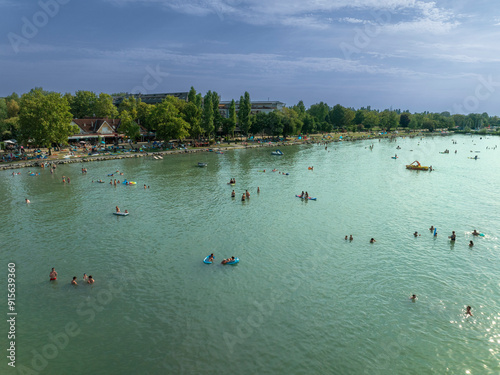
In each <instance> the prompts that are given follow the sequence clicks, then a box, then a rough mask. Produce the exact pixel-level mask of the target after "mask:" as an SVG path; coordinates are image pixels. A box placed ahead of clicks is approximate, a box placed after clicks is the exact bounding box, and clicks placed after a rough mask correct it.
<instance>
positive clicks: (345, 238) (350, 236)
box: [344, 234, 377, 243]
mask: <svg viewBox="0 0 500 375" xmlns="http://www.w3.org/2000/svg"><path fill="white" fill-rule="evenodd" d="M353 239H354V238H352V234H351V235H349V238H347V234H346V235H345V237H344V240H346V241H347V240H349V241H352V240H353ZM375 242H377V241H376V240H375V238H373V237H372V238H370V243H375Z"/></svg>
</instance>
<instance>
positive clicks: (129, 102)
mask: <svg viewBox="0 0 500 375" xmlns="http://www.w3.org/2000/svg"><path fill="white" fill-rule="evenodd" d="M140 102H142V100H141V99H136V98H135V97H134V96H132V95H129V96H127V97H125V98H123V100H122V102H121V103H120V104H119V105H118V112H120V113H121V112H122V111H127V112H128V113H129V114H130V116H132V118H134V119H136V118H137V107H138V105H139V103H140Z"/></svg>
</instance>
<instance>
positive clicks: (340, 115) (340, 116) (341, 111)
mask: <svg viewBox="0 0 500 375" xmlns="http://www.w3.org/2000/svg"><path fill="white" fill-rule="evenodd" d="M327 121H328V122H329V123H330V124H332V125H333V127H334V128H343V127H344V126H345V108H344V107H342V106H341V105H340V104H336V105H335V106H334V107H333V108H332V110H331V111H330V112H329V113H328V118H327Z"/></svg>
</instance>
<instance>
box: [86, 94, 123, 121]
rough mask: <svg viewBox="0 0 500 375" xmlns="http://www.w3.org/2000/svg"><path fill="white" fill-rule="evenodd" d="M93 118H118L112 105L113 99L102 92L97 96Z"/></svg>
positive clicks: (116, 111)
mask: <svg viewBox="0 0 500 375" xmlns="http://www.w3.org/2000/svg"><path fill="white" fill-rule="evenodd" d="M129 115H130V113H129ZM95 117H108V118H117V117H118V109H117V108H116V106H115V105H114V104H113V97H112V96H111V95H109V94H105V93H102V92H101V93H100V94H99V97H98V98H97V100H96V103H95Z"/></svg>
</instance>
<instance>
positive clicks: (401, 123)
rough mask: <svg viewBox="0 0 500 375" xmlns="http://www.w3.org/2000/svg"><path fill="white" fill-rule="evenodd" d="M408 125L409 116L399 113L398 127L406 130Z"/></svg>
mask: <svg viewBox="0 0 500 375" xmlns="http://www.w3.org/2000/svg"><path fill="white" fill-rule="evenodd" d="M408 125H410V114H409V113H401V115H400V116H399V126H401V127H402V128H407V127H408Z"/></svg>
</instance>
